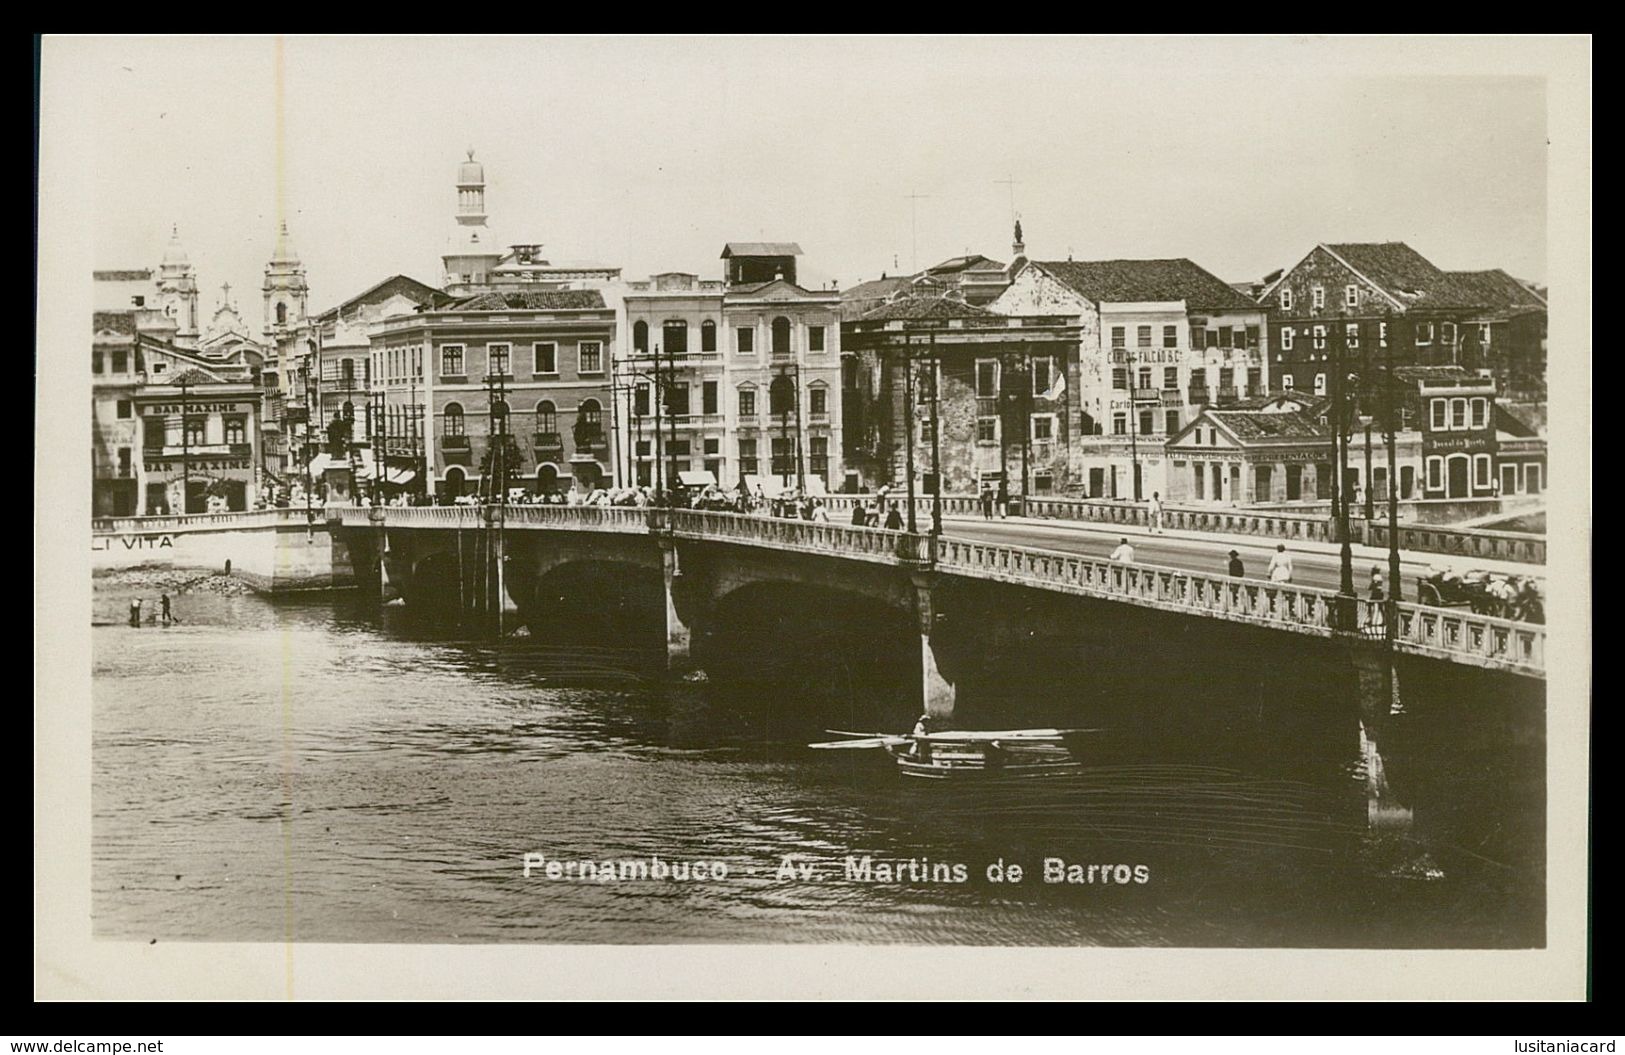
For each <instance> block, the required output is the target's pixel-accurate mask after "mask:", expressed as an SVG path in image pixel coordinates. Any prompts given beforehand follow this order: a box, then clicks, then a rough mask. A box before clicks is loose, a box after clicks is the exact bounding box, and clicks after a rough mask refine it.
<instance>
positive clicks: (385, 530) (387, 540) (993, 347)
mask: <svg viewBox="0 0 1625 1055" xmlns="http://www.w3.org/2000/svg"><path fill="white" fill-rule="evenodd" d="M1589 47H1590V45H1589V40H1587V39H1586V38H1578V37H1571V38H1546V37H1528V38H1522V37H1503V38H1438V37H1433V38H1410V37H1349V38H1297V37H1277V38H1255V37H1246V38H1244V37H1209V36H1203V37H1181V36H1170V37H1162V38H1089V37H1065V36H1061V37H1055V36H1046V37H1000V36H949V37H841V36H786V37H767V36H740V37H710V36H704V37H670V36H641V37H624V38H617V37H480V36H470V37H445V36H436V37H406V38H402V37H376V38H374V37H334V36H286V37H278V36H248V37H205V36H192V37H159V36H139V37H138V36H124V37H120V36H84V37H49V38H46V39H44V40H43V41H42V42H41V44H40V52H39V56H40V95H39V106H40V125H39V168H38V174H39V177H38V178H39V210H40V211H39V228H38V230H39V269H40V275H41V289H42V295H41V300H40V309H39V311H40V314H39V322H40V329H39V333H40V339H39V344H38V346H37V349H36V356H37V364H38V371H39V385H38V388H37V393H38V401H39V402H38V414H37V418H36V420H37V428H36V436H35V457H36V480H37V491H36V497H35V507H34V511H35V522H36V546H37V548H36V558H35V559H36V564H35V612H36V623H35V626H36V638H35V686H36V689H35V712H34V713H35V822H36V841H35V891H36V897H35V911H36V918H35V922H36V929H37V933H38V935H39V937H38V938H37V940H36V946H35V990H36V994H37V995H38V996H40V997H42V998H79V997H188V998H193V997H222V996H247V997H258V998H270V999H287V998H294V997H333V998H343V997H352V996H354V997H362V996H372V997H379V996H383V997H395V996H408V995H414V996H426V997H436V996H438V997H476V998H477V997H554V996H594V997H626V996H709V997H728V996H732V997H755V996H770V995H800V996H868V997H918V996H955V997H977V996H984V997H1002V998H1023V997H1057V996H1059V997H1133V998H1141V999H1144V998H1159V997H1191V996H1201V997H1215V998H1231V997H1287V998H1317V997H1318V998H1328V997H1330V998H1359V999H1367V998H1371V997H1382V998H1392V999H1406V998H1417V999H1424V998H1427V999H1433V998H1512V997H1519V996H1525V997H1532V998H1560V999H1575V998H1582V997H1583V996H1584V994H1585V991H1586V990H1585V984H1586V982H1585V979H1586V960H1585V954H1584V950H1585V946H1586V932H1585V927H1586V919H1587V915H1586V913H1587V904H1586V889H1585V882H1584V876H1585V867H1586V859H1587V853H1588V846H1589V832H1588V829H1587V826H1586V816H1587V814H1586V803H1587V796H1588V794H1589V787H1588V785H1587V781H1586V775H1585V774H1586V765H1587V763H1586V758H1587V752H1588V741H1589V725H1588V719H1587V714H1588V710H1589V706H1588V700H1589V692H1590V659H1589V655H1590V638H1589V630H1588V616H1589V612H1588V609H1587V607H1586V605H1587V603H1588V602H1587V596H1588V594H1589V584H1590V568H1589V563H1588V561H1589V558H1588V552H1589V531H1590V461H1589V459H1590V454H1589V444H1588V435H1589V430H1590V420H1589V365H1590V347H1591V345H1590V329H1589V326H1590V323H1589V308H1590V297H1591V282H1590V234H1589V228H1590V145H1591V139H1590V106H1591V103H1590V51H1589ZM87 438H88V440H89V443H90V449H91V450H90V453H91V456H90V458H89V459H86V458H85V457H84V447H85V442H86V440H87ZM87 542H88V553H87V551H86V545H87ZM87 558H88V559H87Z"/></svg>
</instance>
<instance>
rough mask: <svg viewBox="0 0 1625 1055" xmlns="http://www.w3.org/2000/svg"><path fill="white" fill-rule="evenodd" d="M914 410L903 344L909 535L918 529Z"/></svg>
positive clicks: (910, 363)
mask: <svg viewBox="0 0 1625 1055" xmlns="http://www.w3.org/2000/svg"><path fill="white" fill-rule="evenodd" d="M913 410H914V353H913V350H912V349H911V348H910V347H909V346H908V344H906V343H905V344H904V345H903V420H904V426H903V433H904V436H905V440H904V444H903V467H904V473H905V474H906V475H907V477H908V533H909V534H910V535H913V534H915V533H916V532H918V531H919V526H918V525H917V524H916V523H915V522H914V419H913V417H912V416H911V415H912V414H913Z"/></svg>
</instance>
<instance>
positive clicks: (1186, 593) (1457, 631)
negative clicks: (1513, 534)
mask: <svg viewBox="0 0 1625 1055" xmlns="http://www.w3.org/2000/svg"><path fill="white" fill-rule="evenodd" d="M334 514H336V518H337V519H338V520H339V521H340V522H341V523H343V524H344V525H345V526H347V527H365V526H368V525H373V526H376V525H378V524H379V523H383V524H384V525H387V526H398V527H426V528H433V527H460V528H465V529H480V528H486V527H489V526H492V525H493V524H494V523H495V522H496V517H497V512H496V510H494V509H492V508H489V507H487V508H481V507H477V506H423V507H406V508H399V507H383V508H374V509H367V508H364V507H347V508H343V509H336V510H331V511H330V514H329V515H334ZM502 516H503V523H504V524H505V526H507V527H509V528H515V529H526V528H529V529H542V530H549V529H551V530H562V531H612V532H619V533H630V534H644V533H650V532H661V531H667V530H669V531H670V533H671V534H673V535H675V536H678V537H681V538H687V539H696V540H714V541H718V542H728V543H736V544H741V545H750V546H761V547H765V548H768V549H782V550H794V551H797V552H803V553H816V554H822V555H827V556H834V557H842V558H846V559H853V560H863V561H871V562H876V563H883V564H894V565H904V566H914V567H934V568H935V569H936V570H938V571H941V572H946V573H949V574H953V575H963V576H967V577H970V578H978V579H991V580H996V581H1000V582H1007V583H1012V584H1015V585H1020V586H1030V587H1035V588H1038V589H1045V590H1059V591H1062V592H1065V593H1073V594H1081V595H1084V596H1089V597H1099V598H1103V599H1109V600H1116V601H1124V602H1127V603H1130V604H1137V605H1141V606H1144V607H1149V608H1158V609H1162V610H1164V611H1173V612H1186V613H1190V614H1193V615H1202V616H1207V617H1211V618H1218V619H1226V620H1230V621H1233V622H1243V623H1251V624H1255V625H1259V626H1270V627H1275V628H1278V629H1282V630H1292V631H1295V632H1298V633H1308V634H1315V635H1319V636H1325V637H1330V636H1332V635H1333V634H1335V633H1337V632H1338V628H1337V619H1338V614H1337V613H1338V612H1339V610H1340V604H1341V605H1348V603H1349V602H1346V601H1340V598H1339V596H1338V594H1337V593H1336V592H1335V591H1331V590H1320V589H1315V588H1313V587H1307V586H1293V585H1290V584H1281V583H1271V582H1268V581H1264V580H1258V579H1234V578H1230V577H1228V576H1211V575H1203V574H1200V573H1197V572H1191V571H1185V570H1182V569H1179V568H1165V567H1160V566H1156V565H1149V564H1122V563H1116V562H1113V561H1108V560H1102V559H1100V558H1096V557H1086V556H1081V555H1079V554H1075V553H1061V552H1054V551H1050V550H1043V549H1034V548H1030V547H1025V546H1001V545H995V544H992V543H986V542H975V541H971V540H968V539H959V538H953V537H947V536H945V537H942V538H938V539H936V540H934V541H933V540H932V539H931V537H930V536H927V535H911V534H909V533H907V532H902V531H885V530H880V529H876V528H859V527H851V526H848V525H844V524H837V523H814V522H811V521H804V520H786V519H780V518H772V517H763V516H748V515H741V514H736V513H712V512H701V511H698V510H681V509H680V510H665V509H648V508H636V507H615V506H612V507H596V506H509V507H507V509H506V510H505V511H504V513H503V514H502ZM1395 608H1396V612H1397V617H1396V618H1397V625H1396V627H1395V640H1396V642H1397V643H1398V644H1399V646H1400V647H1401V648H1402V649H1403V650H1404V651H1406V652H1411V653H1416V654H1419V655H1430V656H1436V657H1439V658H1444V659H1454V660H1459V661H1465V662H1471V663H1477V664H1479V665H1484V666H1493V667H1500V668H1505V669H1510V670H1515V671H1517V672H1519V673H1524V674H1532V675H1536V676H1544V674H1545V662H1546V658H1545V644H1546V628H1545V627H1544V626H1540V625H1538V624H1529V623H1517V622H1513V621H1512V620H1508V619H1496V618H1492V617H1490V616H1481V615H1473V614H1470V613H1462V612H1458V611H1457V610H1455V609H1446V608H1432V607H1428V606H1425V605H1418V604H1408V603H1400V604H1398V605H1396V606H1395ZM1345 610H1346V609H1345ZM1351 618H1352V619H1353V623H1354V625H1355V626H1356V627H1357V628H1358V630H1357V632H1358V633H1359V634H1360V635H1361V636H1364V637H1369V638H1376V639H1379V640H1380V639H1381V638H1382V636H1383V620H1384V619H1385V618H1386V606H1385V605H1383V604H1382V603H1381V602H1374V601H1369V600H1364V599H1359V600H1354V601H1353V602H1352V617H1351Z"/></svg>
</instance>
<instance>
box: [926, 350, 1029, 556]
mask: <svg viewBox="0 0 1625 1055" xmlns="http://www.w3.org/2000/svg"><path fill="white" fill-rule="evenodd" d="M941 406H942V363H941V362H940V361H939V360H938V359H937V334H936V331H935V330H933V331H932V332H931V479H932V480H934V481H935V486H934V487H932V488H931V554H932V559H935V558H936V552H937V543H936V540H937V538H938V537H940V536H941V535H942V453H941V443H940V441H941V436H942V415H941V409H940V408H941ZM1023 497H1025V496H1023Z"/></svg>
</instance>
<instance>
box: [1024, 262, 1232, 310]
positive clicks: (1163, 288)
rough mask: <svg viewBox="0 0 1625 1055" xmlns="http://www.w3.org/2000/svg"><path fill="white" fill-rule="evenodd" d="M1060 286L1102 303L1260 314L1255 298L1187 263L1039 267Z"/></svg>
mask: <svg viewBox="0 0 1625 1055" xmlns="http://www.w3.org/2000/svg"><path fill="white" fill-rule="evenodd" d="M1035 263H1036V264H1037V266H1038V267H1041V268H1043V269H1044V270H1045V271H1047V272H1049V273H1050V274H1051V275H1053V276H1055V278H1056V279H1058V280H1059V281H1061V282H1064V283H1065V284H1066V285H1068V286H1070V287H1072V288H1073V289H1074V290H1076V291H1077V292H1079V293H1081V294H1083V295H1084V296H1085V297H1088V298H1089V299H1090V300H1092V301H1094V302H1095V303H1097V304H1098V303H1100V302H1102V301H1107V302H1115V303H1123V302H1126V301H1152V300H1182V301H1184V302H1185V303H1186V305H1188V306H1189V307H1191V308H1194V309H1198V310H1203V311H1257V310H1258V305H1257V303H1256V302H1254V301H1253V299H1252V298H1251V297H1248V296H1246V295H1244V294H1241V293H1238V292H1236V291H1235V290H1234V289H1232V288H1231V287H1230V285H1229V284H1228V283H1226V282H1225V281H1224V280H1223V279H1221V278H1219V277H1218V276H1217V275H1214V274H1211V273H1209V272H1207V271H1204V270H1203V269H1202V268H1200V267H1198V266H1197V265H1196V264H1194V263H1192V262H1191V261H1189V260H1186V259H1185V258H1184V257H1180V258H1178V259H1175V260H1077V261H1073V260H1056V261H1035Z"/></svg>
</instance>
